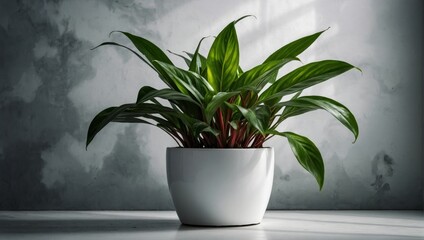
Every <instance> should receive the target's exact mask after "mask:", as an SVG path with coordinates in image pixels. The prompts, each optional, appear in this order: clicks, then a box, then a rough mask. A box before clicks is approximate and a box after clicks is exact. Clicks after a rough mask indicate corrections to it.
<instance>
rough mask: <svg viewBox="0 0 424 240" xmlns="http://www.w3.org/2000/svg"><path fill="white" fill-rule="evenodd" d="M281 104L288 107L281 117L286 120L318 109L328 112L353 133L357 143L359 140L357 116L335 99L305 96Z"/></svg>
mask: <svg viewBox="0 0 424 240" xmlns="http://www.w3.org/2000/svg"><path fill="white" fill-rule="evenodd" d="M281 104H282V105H284V106H287V107H286V108H285V109H284V111H283V113H282V116H281V117H282V118H284V119H287V118H289V117H293V116H296V115H299V114H303V113H305V112H309V111H313V110H316V109H323V110H326V111H327V112H329V113H330V114H331V115H333V116H334V117H335V118H336V119H337V120H339V121H340V122H341V123H342V124H343V125H344V126H346V127H347V129H349V130H350V131H351V132H352V133H353V135H354V136H355V141H356V139H357V138H358V134H359V129H358V123H357V122H356V119H355V116H353V114H352V113H351V112H350V111H349V109H348V108H347V107H345V106H343V105H342V104H341V103H339V102H337V101H335V100H333V99H330V98H326V97H322V96H304V97H299V98H297V99H293V100H290V101H287V102H282V103H281Z"/></svg>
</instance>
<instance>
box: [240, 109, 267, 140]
mask: <svg viewBox="0 0 424 240" xmlns="http://www.w3.org/2000/svg"><path fill="white" fill-rule="evenodd" d="M236 107H237V109H238V110H239V111H240V113H241V114H242V115H243V117H244V118H246V120H247V121H248V122H249V123H250V124H251V125H252V126H253V127H254V128H256V129H257V130H258V131H259V132H260V133H262V134H263V133H264V127H263V125H262V122H261V121H260V120H259V119H258V118H257V116H256V113H255V112H254V111H252V109H246V108H244V107H242V106H239V105H236Z"/></svg>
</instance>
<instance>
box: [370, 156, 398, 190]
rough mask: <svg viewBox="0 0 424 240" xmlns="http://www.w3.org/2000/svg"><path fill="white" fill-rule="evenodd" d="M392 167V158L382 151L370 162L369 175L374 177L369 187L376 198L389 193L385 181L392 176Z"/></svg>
mask: <svg viewBox="0 0 424 240" xmlns="http://www.w3.org/2000/svg"><path fill="white" fill-rule="evenodd" d="M393 165H394V160H393V158H392V157H391V156H389V155H388V154H387V153H385V152H384V151H381V152H379V153H378V154H376V155H375V157H374V159H373V161H372V167H371V173H372V174H373V176H375V181H374V182H373V183H371V186H372V187H373V189H374V190H375V191H376V194H377V195H378V196H381V195H383V194H384V193H386V192H388V191H390V184H389V183H388V182H387V181H388V178H390V177H392V176H393V174H394V168H393Z"/></svg>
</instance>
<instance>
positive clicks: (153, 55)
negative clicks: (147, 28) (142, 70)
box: [112, 31, 173, 65]
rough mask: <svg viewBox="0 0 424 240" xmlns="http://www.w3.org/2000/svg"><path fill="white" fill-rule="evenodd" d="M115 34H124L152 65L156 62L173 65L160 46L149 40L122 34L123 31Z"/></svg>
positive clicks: (126, 33) (125, 33)
mask: <svg viewBox="0 0 424 240" xmlns="http://www.w3.org/2000/svg"><path fill="white" fill-rule="evenodd" d="M113 32H119V33H122V34H124V35H125V36H126V37H127V38H128V39H129V40H130V41H131V42H132V43H133V44H134V46H135V47H136V48H137V50H138V51H140V52H141V53H142V54H143V55H144V56H146V58H147V59H148V60H149V61H150V62H151V63H152V62H153V61H155V60H158V61H161V62H164V63H167V64H172V62H171V60H170V59H169V58H168V56H166V54H165V53H164V52H163V51H162V50H161V49H160V48H159V47H158V46H156V45H155V44H154V43H152V42H150V41H149V40H147V39H145V38H142V37H139V36H135V35H133V34H131V33H128V32H122V31H113ZM113 32H112V33H113ZM172 65H173V64H172Z"/></svg>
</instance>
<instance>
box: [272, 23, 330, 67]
mask: <svg viewBox="0 0 424 240" xmlns="http://www.w3.org/2000/svg"><path fill="white" fill-rule="evenodd" d="M327 29H328V28H327ZM327 29H326V30H327ZM326 30H324V31H320V32H317V33H315V34H312V35H309V36H306V37H303V38H300V39H297V40H296V41H293V42H291V43H289V44H287V45H285V46H283V47H281V48H280V49H278V50H277V51H275V52H274V53H273V54H271V55H270V56H269V57H268V58H267V59H266V60H265V62H264V63H267V62H271V61H276V60H279V59H283V58H294V57H297V55H299V54H301V53H302V52H303V51H305V50H306V49H307V48H308V47H309V46H311V44H312V43H313V42H315V40H316V39H317V38H318V37H319V36H320V35H321V34H322V33H323V32H325V31H326Z"/></svg>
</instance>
